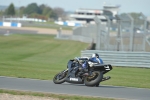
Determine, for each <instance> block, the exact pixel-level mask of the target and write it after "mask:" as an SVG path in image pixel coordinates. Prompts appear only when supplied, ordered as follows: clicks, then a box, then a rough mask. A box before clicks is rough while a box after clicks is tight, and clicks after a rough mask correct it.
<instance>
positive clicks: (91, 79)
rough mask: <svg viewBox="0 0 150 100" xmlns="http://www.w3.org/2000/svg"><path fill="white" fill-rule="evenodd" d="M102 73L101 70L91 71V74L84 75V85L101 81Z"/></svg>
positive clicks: (93, 84)
mask: <svg viewBox="0 0 150 100" xmlns="http://www.w3.org/2000/svg"><path fill="white" fill-rule="evenodd" d="M102 78H103V73H102V72H101V71H93V72H92V75H91V76H86V77H85V78H84V83H85V85H86V86H96V85H97V84H99V83H100V82H101V81H102Z"/></svg>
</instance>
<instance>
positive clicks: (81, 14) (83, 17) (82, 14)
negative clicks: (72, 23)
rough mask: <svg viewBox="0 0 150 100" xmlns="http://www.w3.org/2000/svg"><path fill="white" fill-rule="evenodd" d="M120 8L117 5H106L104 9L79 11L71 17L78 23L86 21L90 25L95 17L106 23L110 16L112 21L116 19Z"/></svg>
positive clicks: (82, 9)
mask: <svg viewBox="0 0 150 100" xmlns="http://www.w3.org/2000/svg"><path fill="white" fill-rule="evenodd" d="M119 7H120V6H116V5H104V6H103V9H84V8H79V9H77V10H76V11H75V12H74V14H71V15H70V17H71V18H74V19H75V20H77V21H86V22H87V23H90V22H92V21H93V20H94V17H95V16H97V17H98V18H99V19H100V20H101V21H106V17H105V16H108V17H109V18H110V20H113V19H115V15H116V14H118V11H119Z"/></svg>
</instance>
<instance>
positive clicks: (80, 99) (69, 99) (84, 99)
mask: <svg viewBox="0 0 150 100" xmlns="http://www.w3.org/2000/svg"><path fill="white" fill-rule="evenodd" d="M0 93H8V94H12V95H28V96H38V97H51V98H55V99H58V98H59V100H119V99H111V98H100V97H88V96H75V95H62V94H50V93H40V92H29V91H26V92H23V91H13V90H0Z"/></svg>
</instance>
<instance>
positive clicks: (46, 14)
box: [0, 3, 66, 20]
mask: <svg viewBox="0 0 150 100" xmlns="http://www.w3.org/2000/svg"><path fill="white" fill-rule="evenodd" d="M15 8H16V7H15V5H14V4H13V3H11V4H10V5H9V6H8V8H7V9H5V10H1V11H0V15H1V16H2V15H3V16H11V17H15V16H18V17H22V16H27V17H29V18H39V19H43V20H49V19H58V18H62V19H65V18H66V12H65V11H64V9H63V8H60V7H56V8H51V7H50V6H48V5H45V4H41V5H37V3H31V4H28V5H27V6H26V7H25V6H21V7H19V8H16V9H15Z"/></svg>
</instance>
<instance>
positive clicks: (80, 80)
mask: <svg viewBox="0 0 150 100" xmlns="http://www.w3.org/2000/svg"><path fill="white" fill-rule="evenodd" d="M87 64H88V69H87V70H88V71H87V72H82V71H81V70H80V66H81V62H80V61H76V60H74V59H73V60H69V61H68V64H67V69H66V70H64V71H61V72H59V73H58V74H56V75H55V76H54V78H53V82H54V83H55V84H62V83H64V82H68V83H74V84H85V85H86V86H97V87H98V86H99V84H100V82H102V81H105V80H108V79H110V78H104V77H103V75H104V74H106V73H107V72H109V71H110V70H112V66H111V65H110V64H93V65H92V66H90V64H91V62H90V61H87Z"/></svg>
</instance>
